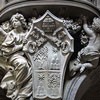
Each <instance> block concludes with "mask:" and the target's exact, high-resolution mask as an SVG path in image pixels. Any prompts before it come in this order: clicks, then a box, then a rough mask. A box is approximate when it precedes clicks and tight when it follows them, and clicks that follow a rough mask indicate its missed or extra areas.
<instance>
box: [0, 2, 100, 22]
mask: <svg viewBox="0 0 100 100" xmlns="http://www.w3.org/2000/svg"><path fill="white" fill-rule="evenodd" d="M59 7H60V8H61V7H65V8H67V12H66V13H68V15H71V16H75V17H77V16H79V15H80V14H81V13H82V14H84V15H87V14H88V16H89V17H90V18H93V17H94V16H99V15H100V11H99V9H97V8H96V7H95V6H94V5H92V4H91V3H89V2H84V1H78V0H73V1H24V0H23V1H19V2H13V3H9V4H8V5H6V6H5V7H4V8H3V9H2V10H1V11H0V22H2V21H5V20H7V19H8V18H10V17H11V15H12V13H16V12H22V13H23V14H25V15H26V16H27V15H30V16H31V13H30V12H32V9H34V8H38V12H41V11H42V10H45V11H46V10H47V9H50V10H51V11H52V10H53V12H54V13H55V11H56V12H57V9H58V8H59ZM26 8H27V11H26V10H25V9H26ZM70 8H71V9H70ZM28 11H30V12H28ZM45 11H44V12H45ZM9 12H10V13H9ZM44 12H43V13H44ZM58 12H59V11H58Z"/></svg>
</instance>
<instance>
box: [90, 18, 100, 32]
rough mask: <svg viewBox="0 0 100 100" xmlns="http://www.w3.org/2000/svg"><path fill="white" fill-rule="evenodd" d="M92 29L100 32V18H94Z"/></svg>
mask: <svg viewBox="0 0 100 100" xmlns="http://www.w3.org/2000/svg"><path fill="white" fill-rule="evenodd" d="M92 29H93V30H94V31H95V32H97V33H98V32H100V18H94V19H93V23H92Z"/></svg>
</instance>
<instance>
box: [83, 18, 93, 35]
mask: <svg viewBox="0 0 100 100" xmlns="http://www.w3.org/2000/svg"><path fill="white" fill-rule="evenodd" d="M83 29H84V31H85V32H86V34H87V35H88V36H89V37H93V36H94V32H93V30H91V29H90V28H89V27H88V24H87V19H86V17H85V16H84V17H83Z"/></svg>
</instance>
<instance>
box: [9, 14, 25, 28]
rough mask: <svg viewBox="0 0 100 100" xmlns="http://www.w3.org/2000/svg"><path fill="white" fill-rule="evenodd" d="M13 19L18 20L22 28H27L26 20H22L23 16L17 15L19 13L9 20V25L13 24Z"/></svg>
mask: <svg viewBox="0 0 100 100" xmlns="http://www.w3.org/2000/svg"><path fill="white" fill-rule="evenodd" d="M13 19H17V20H19V21H20V22H21V24H22V27H23V28H26V27H27V24H26V19H25V18H24V16H23V15H22V14H19V13H16V14H14V15H13V16H12V17H11V19H10V21H11V23H13Z"/></svg>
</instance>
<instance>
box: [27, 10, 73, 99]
mask: <svg viewBox="0 0 100 100" xmlns="http://www.w3.org/2000/svg"><path fill="white" fill-rule="evenodd" d="M32 22H33V25H34V30H33V32H32V36H31V38H30V39H29V41H28V44H27V45H26V46H27V47H26V48H28V51H29V52H30V53H29V57H30V60H31V63H32V80H33V84H32V86H33V98H37V99H41V98H42V99H45V98H51V99H60V98H62V94H63V83H64V74H65V71H66V67H67V63H68V60H69V58H70V56H71V54H72V52H73V38H72V37H71V35H70V34H69V32H68V31H67V28H65V26H64V20H63V19H59V18H57V17H56V16H54V15H53V14H52V13H51V12H50V11H48V10H47V11H46V13H45V14H44V15H43V16H42V17H40V18H39V19H35V18H33V19H32Z"/></svg>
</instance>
